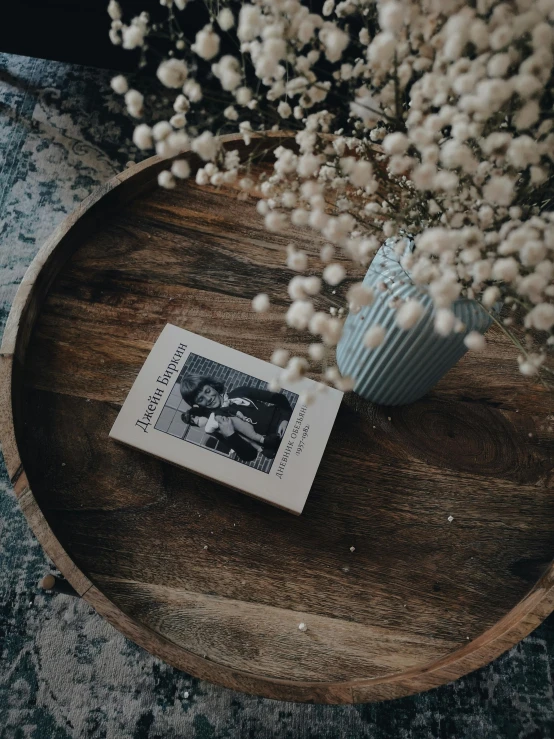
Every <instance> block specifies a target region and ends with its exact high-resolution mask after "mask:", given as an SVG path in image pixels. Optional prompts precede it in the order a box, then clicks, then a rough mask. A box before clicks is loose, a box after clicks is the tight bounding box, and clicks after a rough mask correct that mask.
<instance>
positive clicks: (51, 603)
mask: <svg viewBox="0 0 554 739" xmlns="http://www.w3.org/2000/svg"><path fill="white" fill-rule="evenodd" d="M109 79H110V75H109V73H107V72H102V71H98V70H93V69H88V68H85V67H78V66H70V65H65V64H58V63H54V62H46V61H41V60H38V59H28V58H24V57H15V56H8V55H1V54H0V320H1V321H2V325H3V324H4V323H5V320H6V317H7V314H8V311H9V308H10V304H11V301H12V300H13V297H14V295H15V291H16V288H17V284H18V283H19V281H20V280H21V278H22V277H23V273H24V272H25V269H26V267H27V265H28V264H29V262H30V261H31V259H32V258H33V256H34V254H35V253H36V251H37V250H38V248H39V247H40V245H41V244H42V242H43V241H44V240H45V238H46V237H47V236H48V235H49V234H50V232H51V231H52V230H53V228H54V227H55V226H56V225H57V224H58V223H59V222H60V221H61V219H62V218H63V217H64V216H65V215H66V214H67V213H69V212H70V211H71V210H72V209H73V208H74V207H75V206H76V205H77V203H79V202H80V201H81V200H82V199H83V198H84V197H85V196H86V195H88V194H89V193H90V192H91V190H93V189H94V188H95V187H96V186H97V185H99V184H101V183H102V182H104V181H105V180H106V179H107V178H109V177H111V176H112V175H113V174H115V173H116V172H118V171H120V170H121V169H123V168H124V166H125V164H126V163H127V162H128V161H129V160H131V159H133V158H134V157H135V152H134V150H133V147H132V145H131V144H130V142H129V134H130V131H131V125H130V123H129V121H128V119H127V118H126V117H125V116H124V115H123V113H122V110H121V108H120V107H119V105H118V102H117V101H115V98H114V96H113V94H112V93H111V91H110V89H109ZM0 486H1V488H2V490H1V491H0V737H1V739H20V738H21V739H24V738H27V737H29V738H33V739H51V738H54V737H55V738H56V739H57V738H58V737H59V738H60V739H65V738H66V737H67V738H70V739H74V738H76V737H79V738H80V737H94V738H96V737H98V738H106V739H127V738H128V739H155V738H156V739H158V738H163V739H165V738H166V737H185V738H186V739H189V738H190V739H224V738H225V739H234V738H235V737H237V738H240V739H246V738H249V737H251V738H253V739H269V738H272V739H286V738H287V739H289V738H290V739H295V738H296V737H299V738H300V737H302V738H304V737H305V738H306V739H308V738H309V739H343V738H344V739H354V738H357V737H368V738H370V739H411V738H412V737H413V738H414V739H442V738H443V737H444V739H546V738H548V737H554V696H553V688H552V669H553V667H554V618H552V617H551V618H550V619H548V620H547V621H546V622H545V623H544V624H543V625H542V626H540V627H539V628H538V629H537V630H536V631H535V632H534V633H533V634H532V635H531V636H530V637H528V638H527V639H525V640H524V641H523V642H521V643H520V644H519V645H518V646H516V647H515V648H514V649H512V650H511V651H510V652H509V653H508V654H505V655H504V656H503V657H501V658H500V659H498V660H496V661H495V662H494V663H493V664H491V665H489V666H488V667H485V668H483V669H482V670H479V671H477V672H474V673H473V674H471V675H469V676H467V677H465V678H463V679H461V680H458V681H457V682H455V683H453V684H451V685H447V686H444V687H442V688H438V689H437V690H433V691H431V692H429V693H425V694H423V695H419V696H414V697H410V698H404V699H400V700H396V701H390V702H385V703H379V704H367V705H358V706H347V707H342V706H311V705H296V704H292V703H279V702H277V701H271V700H265V699H261V698H256V697H251V696H248V695H244V694H242V693H234V692H232V691H230V690H226V689H223V688H219V687H215V686H212V685H210V684H208V683H205V682H202V681H199V680H196V679H194V678H192V677H190V676H189V675H186V674H185V673H182V672H178V671H176V670H174V669H172V668H171V667H168V666H167V665H165V664H163V663H162V662H160V661H159V660H157V659H154V658H153V657H151V656H150V655H149V654H147V653H146V652H144V651H143V650H142V649H140V648H139V647H137V646H135V645H134V644H132V643H131V642H129V641H127V640H125V639H124V638H123V637H122V636H121V635H120V634H119V633H118V632H117V631H115V630H114V629H113V628H112V627H111V626H109V625H108V624H107V623H105V622H104V621H103V620H102V619H101V618H100V617H99V616H98V615H96V613H95V612H94V611H93V610H92V609H91V608H90V607H89V606H88V605H87V604H86V603H84V602H83V601H81V600H78V599H75V598H71V597H69V596H65V595H48V594H46V593H43V592H41V591H39V589H38V588H37V582H38V581H39V579H40V578H41V577H42V576H43V575H44V574H46V573H47V572H48V571H50V570H53V568H52V566H51V563H49V562H48V561H47V559H46V557H45V556H44V554H43V552H42V550H41V548H40V546H39V545H38V544H37V542H36V541H35V539H34V537H33V536H32V534H31V533H30V530H29V529H28V527H27V524H26V522H25V520H24V518H23V515H22V514H21V513H20V511H19V509H18V506H17V503H16V501H15V498H14V496H13V493H12V491H11V489H10V485H9V483H8V479H7V475H6V471H5V469H4V468H3V467H2V468H1V469H0Z"/></svg>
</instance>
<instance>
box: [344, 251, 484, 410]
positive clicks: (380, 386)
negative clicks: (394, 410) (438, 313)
mask: <svg viewBox="0 0 554 739" xmlns="http://www.w3.org/2000/svg"><path fill="white" fill-rule="evenodd" d="M406 248H407V249H411V248H413V242H411V241H410V240H407V241H406ZM400 260H401V257H400V256H399V254H398V253H397V251H396V250H395V246H394V243H391V242H388V241H387V242H385V244H384V245H383V246H382V247H381V248H380V249H379V251H378V252H377V254H376V255H375V257H374V259H373V261H372V263H371V265H370V267H369V269H368V271H367V274H366V276H365V278H364V281H363V284H364V285H366V286H368V287H371V288H373V290H374V292H375V295H376V298H375V301H374V302H373V303H372V304H371V305H369V306H366V307H365V308H363V309H362V310H361V311H360V312H359V313H350V314H349V316H348V318H347V319H346V322H345V325H344V330H343V335H342V337H341V339H340V342H339V344H338V346H337V366H338V368H339V370H340V372H341V374H342V375H343V376H348V377H352V378H354V380H355V386H354V392H356V393H357V394H358V395H361V396H362V397H363V398H365V399H366V400H369V401H371V402H373V403H377V404H379V405H390V406H394V405H407V404H409V403H413V402H415V401H416V400H418V399H419V398H421V397H423V396H424V395H425V394H426V393H428V392H429V390H431V388H432V387H433V386H434V385H435V384H436V383H437V382H438V381H439V380H440V379H441V377H443V375H444V374H446V372H448V370H449V369H450V368H451V367H453V366H454V365H455V364H456V362H458V361H459V360H460V359H461V357H462V356H463V355H464V354H465V353H466V351H467V347H466V345H465V344H464V338H465V336H466V335H467V334H468V333H469V332H470V331H479V332H480V333H482V334H484V333H485V332H486V331H487V329H488V328H489V327H490V325H491V323H492V318H491V317H490V315H489V314H488V313H487V312H486V311H485V310H484V309H483V308H482V307H481V305H480V304H479V303H477V302H476V301H474V300H470V299H460V300H456V301H455V302H454V303H453V305H452V310H453V312H454V314H455V315H456V317H457V318H459V319H460V321H461V322H462V323H463V324H464V327H465V328H464V330H463V331H462V332H460V333H451V334H450V335H449V336H446V337H444V336H440V335H439V334H437V333H436V332H435V330H434V315H435V310H434V307H433V301H432V299H431V297H430V296H429V295H428V293H427V292H426V291H425V290H424V288H422V287H419V286H417V285H415V284H414V283H413V282H412V280H411V278H410V275H409V273H408V272H406V270H404V268H403V267H402V265H401V263H400ZM382 283H385V284H386V285H387V288H388V289H387V290H385V291H382V290H380V289H379V286H380V284H382ZM395 298H399V299H401V300H408V299H410V298H417V300H419V302H420V303H421V304H422V305H423V307H424V314H423V316H422V317H421V318H420V320H419V321H418V322H417V323H416V325H415V326H414V327H413V328H411V329H409V330H403V329H401V328H399V327H398V326H397V325H396V322H395V313H396V311H395V310H394V308H392V307H391V306H390V303H391V300H394V299H395ZM375 324H377V325H379V326H382V327H383V329H384V330H385V340H384V341H383V343H382V344H381V345H380V346H379V347H377V348H375V349H368V348H366V347H365V346H364V342H363V338H364V334H365V333H366V331H367V330H368V329H369V328H370V327H371V326H372V325H375Z"/></svg>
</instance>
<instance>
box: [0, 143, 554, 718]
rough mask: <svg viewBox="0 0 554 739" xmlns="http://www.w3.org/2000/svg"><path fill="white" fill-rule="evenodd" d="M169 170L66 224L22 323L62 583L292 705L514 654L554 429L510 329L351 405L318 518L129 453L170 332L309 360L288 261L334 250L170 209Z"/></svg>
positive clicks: (35, 455) (23, 375) (20, 480)
mask: <svg viewBox="0 0 554 739" xmlns="http://www.w3.org/2000/svg"><path fill="white" fill-rule="evenodd" d="M227 145H228V146H232V147H236V146H237V144H236V142H233V141H232V140H231V141H230V142H229V143H228V144H227ZM239 148H240V147H239ZM193 164H194V162H193ZM162 166H163V164H162V163H160V162H159V160H157V159H153V160H149V161H148V162H146V163H143V164H142V165H139V166H138V167H135V168H134V169H132V170H129V171H127V172H125V173H124V174H123V175H121V176H119V177H117V178H115V179H114V180H113V181H112V182H110V183H108V184H107V185H106V186H105V187H104V188H103V190H102V191H100V192H99V193H96V194H95V195H94V196H92V197H91V198H90V199H89V200H88V201H85V203H84V204H83V205H82V206H81V207H80V208H79V209H78V211H77V212H76V213H75V214H74V215H73V216H71V217H70V218H69V219H68V221H67V222H66V223H65V224H64V225H63V226H62V227H60V229H59V230H58V232H57V233H56V234H54V235H53V237H52V239H51V240H50V241H49V242H48V244H46V245H45V247H44V248H43V250H42V251H41V252H40V253H39V255H38V256H37V259H36V260H35V262H34V263H33V265H32V267H31V268H30V270H29V273H28V274H27V276H26V278H25V280H24V282H23V284H22V287H21V289H20V291H19V293H18V296H17V298H16V302H15V304H14V308H13V310H12V314H11V316H10V320H9V324H8V327H7V329H6V334H5V337H4V342H3V345H2V357H1V361H2V371H1V374H0V380H1V385H0V402H1V403H2V409H3V411H2V428H1V436H2V443H3V449H4V454H5V457H6V463H7V466H8V470H9V474H10V476H11V479H12V482H13V485H14V488H15V491H16V494H17V495H18V497H19V500H20V504H21V506H22V509H23V511H24V513H25V515H26V516H27V518H28V520H29V523H30V525H31V526H32V528H33V530H34V532H35V534H36V535H37V537H38V539H39V541H40V542H41V544H42V545H43V547H44V548H45V550H46V551H47V553H48V554H49V555H50V556H51V557H52V559H53V560H54V562H55V563H56V565H57V567H58V568H59V569H60V571H61V572H62V573H63V574H64V575H65V576H66V577H67V579H68V580H69V581H70V582H71V584H72V585H73V586H74V587H75V589H76V590H77V591H78V592H79V594H81V595H82V596H83V597H84V598H86V600H87V601H88V602H90V603H91V604H92V605H93V606H94V607H95V608H96V609H97V610H98V611H99V612H100V613H101V614H102V615H103V616H104V617H105V618H107V619H108V620H109V621H110V622H111V623H113V624H114V625H115V626H116V627H117V628H119V629H120V630H121V631H122V632H123V633H124V634H125V635H127V636H128V637H129V638H131V639H134V640H135V641H136V642H138V643H139V644H141V645H142V646H144V647H145V648H146V649H148V650H149V651H151V652H153V653H154V654H156V655H158V656H160V657H162V658H163V659H165V660H166V661H168V662H169V663H171V664H173V665H175V666H177V667H179V668H181V669H185V670H187V671H189V672H191V673H193V674H195V675H198V676H199V677H203V678H205V679H208V680H212V681H214V682H218V683H221V684H223V685H227V686H229V687H232V688H237V689H240V690H244V691H248V692H253V693H258V694H261V695H265V696H269V697H273V698H279V699H283V700H303V701H321V702H327V703H332V702H335V703H349V702H358V701H369V700H380V699H384V698H392V697H396V696H400V695H405V694H408V693H411V692H416V691H419V690H426V689H429V688H431V687H434V686H436V685H439V684H441V683H444V682H448V681H450V680H453V679H455V678H457V677H459V676H460V675H462V674H464V673H466V672H468V671H470V670H473V669H475V668H477V667H479V666H481V665H483V664H485V663H486V662H488V661H489V660H491V659H492V658H494V657H495V656H497V655H498V654H500V653H501V652H502V651H504V650H506V649H508V648H509V647H511V646H512V645H513V644H514V643H516V642H517V641H518V640H519V639H520V638H522V637H523V636H524V635H526V634H527V633H529V632H530V631H531V630H532V629H533V628H534V627H535V626H536V625H537V624H538V623H540V621H541V620H542V619H543V618H544V617H545V616H546V615H547V614H548V613H549V612H550V611H551V610H552V608H553V607H554V568H553V566H552V564H551V561H552V555H553V552H554V505H553V503H554V495H553V489H552V460H553V457H554V433H553V431H552V415H551V414H552V397H551V396H550V395H549V394H548V393H547V392H546V391H545V390H544V388H543V387H542V386H541V385H540V384H532V383H530V382H529V381H526V380H524V379H523V378H521V377H520V376H519V374H518V371H517V366H516V363H515V361H514V356H513V349H512V347H511V345H510V344H509V343H508V341H507V340H506V339H505V337H504V336H503V335H502V333H501V332H500V331H498V330H497V329H494V328H493V329H492V330H491V331H490V334H489V336H490V340H489V343H488V348H487V351H486V352H485V353H484V354H470V355H468V356H466V357H465V358H464V359H463V360H462V361H461V362H460V363H459V365H458V366H457V367H455V368H454V369H453V370H452V371H451V372H450V373H449V374H448V375H447V376H446V377H445V378H444V379H443V380H442V382H441V383H440V384H439V385H438V386H437V387H436V388H435V390H434V391H433V392H432V393H431V394H430V395H428V396H427V397H426V398H424V399H423V400H422V401H420V402H418V403H416V404H414V405H412V406H409V407H405V408H380V407H377V406H373V405H371V404H369V403H366V402H365V401H363V400H362V399H360V398H358V397H356V396H354V395H350V396H347V397H345V400H344V403H343V406H342V408H341V410H340V411H339V415H338V418H337V422H336V424H335V427H334V429H333V432H332V435H331V439H330V441H329V444H328V448H327V451H326V453H325V455H324V458H323V461H322V464H321V467H320V469H319V472H318V474H317V477H316V480H315V482H314V486H313V488H312V491H311V494H310V496H309V498H308V502H307V504H306V507H305V509H304V513H303V514H302V516H300V517H298V518H297V517H294V516H291V515H290V514H288V513H286V512H284V511H281V510H279V509H276V508H273V507H271V506H268V505H266V504H263V503H262V502H259V501H256V500H253V499H251V498H248V497H246V496H244V495H241V494H240V493H237V492H234V491H232V490H229V489H227V488H225V487H224V486H222V485H219V484H217V483H214V482H210V481H208V480H205V479H203V478H201V477H198V476H196V475H194V474H192V473H189V472H187V471H186V470H180V469H177V468H175V467H172V466H171V465H169V464H165V463H162V462H160V461H157V460H155V459H153V458H150V457H148V456H146V455H144V454H142V453H140V452H138V451H136V450H133V449H130V448H126V447H123V446H121V445H118V444H116V443H114V442H113V441H111V440H110V439H109V438H108V431H109V429H110V427H111V425H112V423H113V421H114V419H115V417H116V415H117V413H118V410H119V408H120V406H121V404H122V402H123V400H124V398H125V396H126V394H127V393H128V391H129V389H130V387H131V385H132V383H133V381H134V379H135V377H136V375H137V373H138V371H139V369H140V367H141V365H142V364H143V362H144V360H145V359H146V356H147V354H148V352H149V350H150V348H151V346H152V344H153V343H154V341H155V339H156V338H157V336H158V334H159V333H160V331H161V330H162V328H163V326H164V325H165V324H166V323H168V322H170V323H174V324H176V325H179V326H182V327H184V328H187V329H189V330H191V331H194V332H196V333H199V334H202V335H204V336H207V337H208V338H210V339H214V340H216V341H219V342H222V343H225V344H227V345H229V346H232V347H234V348H236V349H240V350H241V351H245V352H247V353H250V354H253V355H254V356H257V357H260V358H262V359H268V357H269V356H270V354H271V352H272V350H273V349H274V348H275V347H276V346H285V347H287V348H289V349H291V350H292V351H295V352H297V351H299V350H301V348H302V345H303V342H304V337H303V336H302V335H301V334H299V333H297V332H295V331H293V330H291V329H285V328H284V327H283V321H282V316H281V314H282V312H283V310H284V309H285V295H286V284H287V282H288V280H289V278H290V274H289V272H288V270H287V269H286V268H285V267H284V252H285V246H286V244H288V243H289V242H290V241H291V240H294V241H295V242H296V243H297V244H298V245H302V247H303V248H306V249H307V250H308V251H309V252H310V253H312V254H313V255H316V254H317V252H318V249H319V243H318V242H317V239H316V238H315V237H314V236H313V234H311V233H308V232H303V231H294V232H292V231H291V232H287V233H285V234H276V235H270V234H268V233H267V232H266V231H265V230H264V228H263V223H262V219H261V218H260V217H259V216H258V215H257V213H256V209H255V203H256V199H255V197H250V198H249V200H248V201H246V202H243V201H239V200H237V191H236V190H233V189H232V188H229V189H215V188H203V187H200V186H198V185H196V184H195V183H194V182H192V181H191V182H188V183H187V184H186V185H183V186H182V187H179V188H177V189H176V190H173V191H162V190H160V189H158V188H157V187H156V186H155V181H156V175H157V172H158V171H159V170H160V168H161V167H162ZM260 166H264V165H263V164H262V165H260ZM312 264H313V265H314V266H315V265H316V264H317V259H316V257H315V256H314V257H313V259H312ZM351 276H352V277H355V276H357V275H354V274H352V275H351ZM260 291H264V292H268V293H269V294H270V295H271V296H272V297H273V298H274V299H273V302H272V309H271V310H270V312H269V313H267V314H263V315H261V316H259V315H257V316H255V315H254V314H253V313H252V312H251V310H250V301H251V299H252V297H253V296H254V295H256V294H257V293H258V292H260ZM331 298H332V296H331V295H330V294H328V295H323V296H322V297H321V299H320V300H321V305H322V306H325V305H328V301H329V299H331ZM449 516H453V520H452V521H449V520H448V519H449ZM205 546H207V547H208V548H207V549H205V548H204V547H205ZM350 547H355V551H354V552H351V551H350ZM300 622H305V623H306V625H307V630H306V631H304V632H302V631H299V629H298V625H299V623H300Z"/></svg>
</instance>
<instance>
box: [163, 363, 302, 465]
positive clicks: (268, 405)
mask: <svg viewBox="0 0 554 739" xmlns="http://www.w3.org/2000/svg"><path fill="white" fill-rule="evenodd" d="M297 402H298V394H296V393H292V392H290V391H289V390H281V391H280V392H278V393H275V392H271V391H270V390H269V383H267V382H264V381H263V380H260V379H258V378H257V377H252V375H247V374H245V373H244V372H241V371H240V370H238V369H234V368H233V367H228V366H227V365H225V364H221V363H220V362H216V361H214V360H213V359H208V358H207V357H203V356H201V355H199V354H194V353H191V354H189V356H188V358H187V360H186V362H185V364H184V366H183V369H182V370H181V371H180V373H179V376H178V377H177V380H176V382H175V384H174V385H173V387H172V388H171V392H170V393H169V395H168V397H167V400H166V401H165V404H164V406H163V409H162V411H161V413H160V415H159V417H158V420H157V421H156V425H155V428H156V430H158V431H163V432H164V433H165V434H169V435H170V436H174V437H176V438H177V439H182V440H183V441H186V442H189V443H191V444H197V445H198V446H203V447H205V448H206V449H210V450H211V451H212V452H215V453H216V454H222V455H224V456H226V457H228V458H229V459H233V460H235V461H237V462H241V463H242V464H247V465H248V466H249V467H253V468H254V469H256V470H260V471H261V472H265V473H269V472H270V470H271V467H272V465H273V462H274V460H275V457H276V454H277V451H278V448H279V446H280V444H281V440H282V439H283V437H284V435H285V433H286V430H287V427H288V424H289V421H290V419H291V416H292V414H293V411H294V408H295V407H296V404H297Z"/></svg>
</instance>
